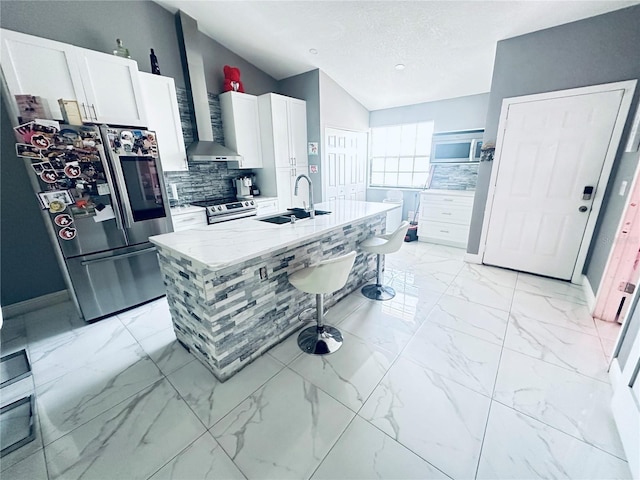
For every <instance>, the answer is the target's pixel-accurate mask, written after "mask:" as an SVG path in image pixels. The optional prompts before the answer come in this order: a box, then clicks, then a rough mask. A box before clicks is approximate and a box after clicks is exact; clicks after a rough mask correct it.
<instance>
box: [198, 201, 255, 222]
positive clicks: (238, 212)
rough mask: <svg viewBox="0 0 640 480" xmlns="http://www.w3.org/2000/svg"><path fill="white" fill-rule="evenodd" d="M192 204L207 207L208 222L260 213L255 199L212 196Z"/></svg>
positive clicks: (223, 220) (224, 220)
mask: <svg viewBox="0 0 640 480" xmlns="http://www.w3.org/2000/svg"><path fill="white" fill-rule="evenodd" d="M191 205H196V206H198V207H205V208H206V210H207V223H208V224H209V225H211V224H212V223H219V222H226V221H227V220H235V219H237V218H244V217H251V216H254V215H257V214H258V208H257V207H256V202H255V201H254V200H246V199H245V200H238V199H237V198H235V197H231V198H212V199H209V200H202V201H197V202H191Z"/></svg>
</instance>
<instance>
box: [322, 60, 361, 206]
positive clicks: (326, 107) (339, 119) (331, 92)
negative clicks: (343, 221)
mask: <svg viewBox="0 0 640 480" xmlns="http://www.w3.org/2000/svg"><path fill="white" fill-rule="evenodd" d="M327 127H331V128H340V129H343V130H352V131H356V132H368V130H369V110H367V109H366V108H364V107H363V106H362V104H361V103H360V102H358V101H357V100H356V99H355V98H353V97H352V96H351V95H350V94H349V92H347V91H346V90H345V89H344V88H342V87H341V86H340V85H338V84H337V83H336V82H335V81H334V80H333V79H332V78H331V77H329V76H328V75H327V74H326V73H324V72H323V71H320V141H319V143H318V147H319V149H320V148H321V146H322V145H323V141H322V139H323V138H324V130H325V128H327ZM318 157H319V158H320V159H324V156H323V153H322V150H321V151H320V152H319V154H318ZM309 163H311V158H310V159H309ZM318 168H319V170H318V177H319V178H322V168H323V165H322V160H320V162H319V167H318ZM318 183H319V185H318V186H319V188H320V193H319V196H318V198H322V185H321V184H320V182H318Z"/></svg>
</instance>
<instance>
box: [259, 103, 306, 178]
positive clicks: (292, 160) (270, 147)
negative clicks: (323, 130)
mask: <svg viewBox="0 0 640 480" xmlns="http://www.w3.org/2000/svg"><path fill="white" fill-rule="evenodd" d="M258 102H259V106H260V128H261V134H262V140H263V142H262V143H263V152H264V157H265V163H266V162H267V161H269V162H271V163H273V166H274V167H275V168H290V167H296V166H306V165H307V164H308V160H307V104H306V102H305V101H304V100H299V99H297V98H291V97H285V96H283V95H277V94H275V93H267V94H265V95H261V96H260V97H258Z"/></svg>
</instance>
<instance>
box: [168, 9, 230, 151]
mask: <svg viewBox="0 0 640 480" xmlns="http://www.w3.org/2000/svg"><path fill="white" fill-rule="evenodd" d="M176 26H177V29H178V44H179V47H180V57H181V59H182V68H183V70H184V72H185V81H186V83H187V97H188V99H189V102H190V103H191V107H192V108H193V112H194V114H195V117H196V128H195V134H196V135H195V136H196V140H195V141H194V142H193V143H192V144H191V145H189V146H188V147H187V157H188V159H189V160H192V161H200V162H202V161H214V162H215V161H218V162H240V161H242V155H239V154H238V153H236V152H234V151H233V150H231V149H229V148H227V147H225V146H224V145H221V144H219V143H216V142H215V141H214V138H213V127H212V126H211V113H210V112H209V98H208V96H207V84H206V81H205V75H204V62H203V60H202V53H200V45H199V42H198V35H199V32H198V22H196V20H195V19H193V18H191V17H190V16H189V15H187V14H185V13H184V12H182V11H180V10H179V11H178V12H177V13H176Z"/></svg>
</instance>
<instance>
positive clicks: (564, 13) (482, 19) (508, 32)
mask: <svg viewBox="0 0 640 480" xmlns="http://www.w3.org/2000/svg"><path fill="white" fill-rule="evenodd" d="M157 3H159V4H160V5H162V6H163V7H164V8H166V9H168V10H170V11H172V12H175V11H176V9H180V10H182V11H184V12H185V13H186V14H188V15H189V16H191V17H193V18H195V19H196V20H197V22H198V28H199V30H200V31H201V32H203V33H204V34H206V35H208V36H210V37H211V38H213V39H215V40H216V41H218V42H219V43H221V44H222V45H224V46H225V47H227V48H228V49H229V50H231V51H233V52H235V53H236V54H238V55H240V56H241V57H242V58H244V59H246V60H247V61H249V62H250V63H252V64H253V65H255V66H256V67H258V68H259V69H260V70H262V71H264V72H266V73H268V74H269V75H271V76H272V77H274V78H275V79H276V80H281V79H283V78H287V77H290V76H292V75H297V74H299V73H303V72H307V71H309V70H312V69H315V68H319V69H321V70H322V71H324V72H325V73H326V74H327V75H328V76H329V77H331V78H332V79H333V80H335V81H336V82H337V83H338V84H340V85H341V86H342V87H343V88H344V89H345V90H347V91H348V92H349V93H350V94H351V95H352V96H353V97H354V98H356V99H357V100H358V101H360V103H362V105H364V106H365V107H366V108H367V109H368V110H378V109H382V108H388V107H396V106H401V105H410V104H415V103H421V102H428V101H433V100H441V99H445V98H453V97H459V96H464V95H473V94H476V93H486V92H488V91H489V90H490V88H491V75H492V72H493V60H494V55H495V47H496V42H498V41H499V40H502V39H505V38H510V37H514V36H517V35H522V34H525V33H529V32H533V31H536V30H540V29H543V28H548V27H552V26H555V25H561V24H563V23H568V22H572V21H575V20H580V19H583V18H587V17H592V16H595V15H599V14H601V13H605V12H609V11H612V10H617V9H620V8H624V7H627V6H631V5H635V4H638V3H640V0H634V1H616V0H604V1H586V0H581V1H557V0H547V1H522V0H521V1H452V0H449V1H444V0H440V1H426V0H420V1H419V0H414V1H393V0H386V1H385V0H381V1H380V0H379V1H364V0H362V1H244V0H242V1H206V0H200V1H193V0H158V1H157ZM310 49H316V50H317V51H318V53H317V54H316V55H313V54H311V53H310V52H309V50H310ZM398 63H403V64H405V65H406V68H405V69H404V70H402V71H398V70H396V69H395V68H394V66H395V65H396V64H398Z"/></svg>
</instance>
